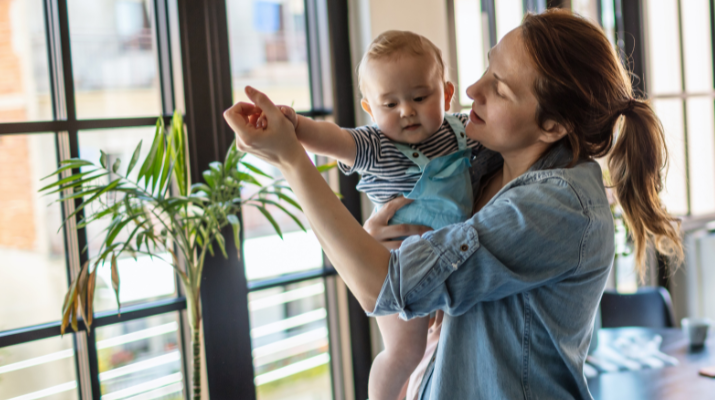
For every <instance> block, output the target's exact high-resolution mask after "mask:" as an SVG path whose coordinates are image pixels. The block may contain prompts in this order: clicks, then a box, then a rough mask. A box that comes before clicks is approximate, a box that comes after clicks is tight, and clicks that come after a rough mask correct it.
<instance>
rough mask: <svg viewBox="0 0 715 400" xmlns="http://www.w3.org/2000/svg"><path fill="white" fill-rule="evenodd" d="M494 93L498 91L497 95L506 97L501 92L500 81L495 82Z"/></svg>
mask: <svg viewBox="0 0 715 400" xmlns="http://www.w3.org/2000/svg"><path fill="white" fill-rule="evenodd" d="M494 93H496V95H497V96H499V97H504V96H502V94H501V93H499V84H498V83H495V84H494Z"/></svg>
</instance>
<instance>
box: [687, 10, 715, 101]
mask: <svg viewBox="0 0 715 400" xmlns="http://www.w3.org/2000/svg"><path fill="white" fill-rule="evenodd" d="M680 6H681V10H682V19H683V54H684V56H685V60H684V63H683V64H684V65H685V90H686V91H688V92H701V93H702V92H710V91H712V90H713V55H712V42H711V40H710V1H709V0H688V1H681V2H680Z"/></svg>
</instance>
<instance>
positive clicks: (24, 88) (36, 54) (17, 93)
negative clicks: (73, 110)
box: [0, 0, 52, 122]
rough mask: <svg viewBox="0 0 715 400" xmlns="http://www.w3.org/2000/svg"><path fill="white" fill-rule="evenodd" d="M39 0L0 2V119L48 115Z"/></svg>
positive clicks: (46, 116)
mask: <svg viewBox="0 0 715 400" xmlns="http://www.w3.org/2000/svg"><path fill="white" fill-rule="evenodd" d="M44 21H45V18H44V11H43V8H42V1H41V0H26V1H2V2H0V122H19V121H37V120H50V119H52V103H51V99H50V92H49V87H50V86H49V85H50V75H49V72H48V71H49V69H48V68H47V59H48V58H47V43H46V42H45V29H44Z"/></svg>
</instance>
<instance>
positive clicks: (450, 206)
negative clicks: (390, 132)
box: [389, 115, 474, 229]
mask: <svg viewBox="0 0 715 400" xmlns="http://www.w3.org/2000/svg"><path fill="white" fill-rule="evenodd" d="M445 118H446V119H447V122H448V123H449V125H450V126H451V127H452V131H454V134H455V135H456V136H457V143H458V144H459V150H457V151H456V152H454V153H451V154H447V155H444V156H440V157H435V158H433V159H431V160H430V159H428V158H427V157H426V156H425V155H424V154H422V152H421V151H419V150H417V149H413V148H411V147H410V146H408V145H406V144H403V143H394V144H395V146H396V147H397V149H398V150H400V151H401V152H402V153H403V154H404V155H405V156H406V157H407V158H409V159H410V160H411V161H412V162H414V163H415V164H416V165H415V166H414V167H411V168H409V169H408V170H407V173H414V172H418V171H419V172H422V176H421V177H420V179H419V180H418V181H417V183H416V184H415V187H414V188H413V189H412V191H411V192H409V193H403V195H404V196H405V197H406V198H408V199H413V200H414V201H413V202H412V203H410V204H408V205H406V206H404V207H402V208H401V209H399V210H397V212H396V213H395V216H394V217H392V219H391V220H390V222H389V224H390V225H397V224H414V225H425V226H429V227H430V228H432V229H439V228H442V227H444V226H447V225H451V224H455V223H458V222H464V221H466V220H467V219H469V218H471V216H472V206H473V204H472V203H473V201H474V197H473V194H472V181H471V175H470V172H469V170H470V167H471V163H470V157H471V154H472V149H470V148H468V147H467V138H466V136H465V134H464V125H462V122H461V121H460V120H459V119H458V118H457V117H455V116H453V115H445Z"/></svg>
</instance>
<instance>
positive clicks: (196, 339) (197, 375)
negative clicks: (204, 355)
mask: <svg viewBox="0 0 715 400" xmlns="http://www.w3.org/2000/svg"><path fill="white" fill-rule="evenodd" d="M191 336H192V337H193V338H192V339H191V342H192V343H191V344H192V347H193V348H194V368H193V369H194V372H193V380H194V385H193V386H194V396H193V398H194V400H201V322H200V321H197V323H196V326H195V327H193V328H192V333H191Z"/></svg>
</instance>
